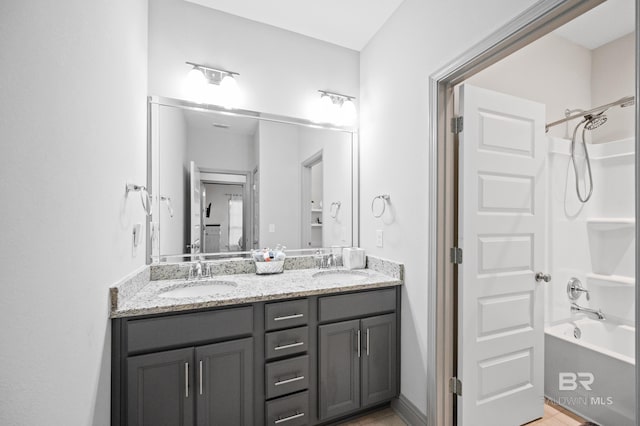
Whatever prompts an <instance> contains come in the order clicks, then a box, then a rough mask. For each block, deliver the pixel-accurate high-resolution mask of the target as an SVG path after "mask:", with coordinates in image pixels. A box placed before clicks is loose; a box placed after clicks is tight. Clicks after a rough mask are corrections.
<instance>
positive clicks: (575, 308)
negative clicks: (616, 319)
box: [571, 302, 606, 320]
mask: <svg viewBox="0 0 640 426" xmlns="http://www.w3.org/2000/svg"><path fill="white" fill-rule="evenodd" d="M571 312H584V313H586V314H592V315H595V316H596V318H598V319H599V320H605V319H606V318H605V316H604V314H603V313H602V311H601V310H600V309H598V310H597V311H596V310H595V309H591V308H585V307H584V306H580V305H578V304H577V303H576V302H572V303H571Z"/></svg>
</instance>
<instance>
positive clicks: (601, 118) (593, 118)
mask: <svg viewBox="0 0 640 426" xmlns="http://www.w3.org/2000/svg"><path fill="white" fill-rule="evenodd" d="M584 118H585V120H587V124H585V125H584V128H585V129H587V130H593V129H597V128H598V127H600V126H602V125H603V124H604V123H606V122H607V116H606V115H604V111H602V112H601V113H599V114H596V115H586V116H585V117H584Z"/></svg>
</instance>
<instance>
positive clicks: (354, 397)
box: [318, 320, 360, 419]
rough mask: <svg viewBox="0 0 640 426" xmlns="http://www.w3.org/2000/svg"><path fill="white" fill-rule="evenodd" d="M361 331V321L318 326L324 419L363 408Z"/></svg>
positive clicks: (319, 372) (320, 413)
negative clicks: (361, 393) (361, 400)
mask: <svg viewBox="0 0 640 426" xmlns="http://www.w3.org/2000/svg"><path fill="white" fill-rule="evenodd" d="M359 332H360V321H359V320H355V321H344V322H339V323H336V324H328V325H321V326H320V327H319V329H318V339H319V342H318V349H319V354H318V362H319V365H318V376H319V380H318V383H319V386H320V391H319V400H320V407H319V415H320V418H321V419H328V418H331V417H336V416H339V415H341V414H346V413H349V412H351V411H354V410H357V409H358V408H360V358H359V356H358V337H357V336H358V333H359Z"/></svg>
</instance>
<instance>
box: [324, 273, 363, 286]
mask: <svg viewBox="0 0 640 426" xmlns="http://www.w3.org/2000/svg"><path fill="white" fill-rule="evenodd" d="M368 276H369V275H368V274H366V273H364V272H360V271H321V272H316V273H315V274H313V275H312V277H313V278H314V279H316V280H318V281H320V282H323V283H330V284H340V283H353V282H360V281H364V280H366V279H367V277H368Z"/></svg>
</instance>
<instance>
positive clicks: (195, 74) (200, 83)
mask: <svg viewBox="0 0 640 426" xmlns="http://www.w3.org/2000/svg"><path fill="white" fill-rule="evenodd" d="M206 84H207V79H206V78H205V76H204V74H203V72H202V70H200V69H198V68H196V67H193V68H192V69H191V71H189V74H187V79H186V92H187V96H188V97H189V98H191V99H194V100H196V101H198V102H201V101H202V98H203V95H204V94H203V89H204V88H205V86H206Z"/></svg>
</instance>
